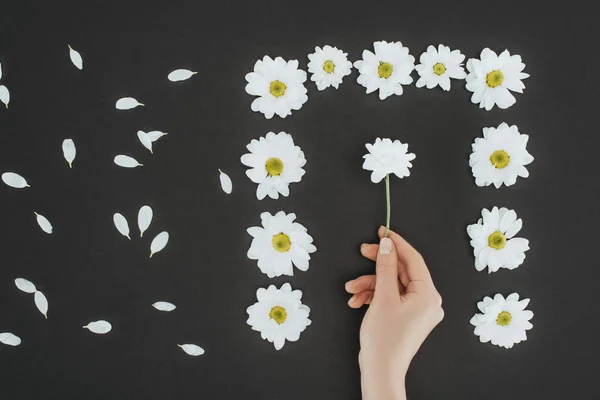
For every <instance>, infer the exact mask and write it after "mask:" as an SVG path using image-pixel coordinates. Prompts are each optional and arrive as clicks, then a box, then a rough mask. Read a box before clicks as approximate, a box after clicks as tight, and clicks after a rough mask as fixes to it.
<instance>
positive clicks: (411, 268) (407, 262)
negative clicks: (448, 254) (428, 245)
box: [378, 226, 433, 286]
mask: <svg viewBox="0 0 600 400" xmlns="http://www.w3.org/2000/svg"><path fill="white" fill-rule="evenodd" d="M385 231H386V229H385V227H384V226H382V227H380V228H379V232H378V233H379V237H380V238H381V237H383V236H384V235H385ZM388 237H389V238H390V239H392V242H394V246H396V251H397V253H398V258H399V259H400V262H401V263H402V264H404V266H405V268H406V274H407V275H408V279H409V280H410V281H411V282H423V283H425V284H427V285H431V286H433V280H432V279H431V274H430V273H429V269H427V265H425V260H423V256H421V254H420V253H419V252H418V251H417V250H416V249H415V248H414V247H412V246H411V245H410V243H408V242H407V241H406V240H404V238H403V237H402V236H400V235H398V234H397V233H396V232H393V231H391V230H390V231H389V233H388Z"/></svg>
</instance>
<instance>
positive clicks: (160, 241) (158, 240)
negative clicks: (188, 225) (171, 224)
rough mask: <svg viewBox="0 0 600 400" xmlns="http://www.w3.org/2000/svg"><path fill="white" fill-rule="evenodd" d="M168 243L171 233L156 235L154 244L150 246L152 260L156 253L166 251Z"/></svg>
mask: <svg viewBox="0 0 600 400" xmlns="http://www.w3.org/2000/svg"><path fill="white" fill-rule="evenodd" d="M168 242H169V233H168V232H166V231H165V232H161V233H159V234H158V235H156V237H155V238H154V239H153V240H152V243H151V244H150V258H152V256H153V255H154V254H155V253H158V252H159V251H161V250H162V249H164V248H165V246H166V245H167V243H168Z"/></svg>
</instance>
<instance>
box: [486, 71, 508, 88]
mask: <svg viewBox="0 0 600 400" xmlns="http://www.w3.org/2000/svg"><path fill="white" fill-rule="evenodd" d="M503 81H504V74H503V73H502V71H500V70H497V69H495V70H493V71H492V72H490V73H489V74H487V75H486V77H485V83H487V85H488V86H489V87H491V88H495V87H496V86H500V85H502V82H503Z"/></svg>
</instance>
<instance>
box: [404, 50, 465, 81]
mask: <svg viewBox="0 0 600 400" xmlns="http://www.w3.org/2000/svg"><path fill="white" fill-rule="evenodd" d="M464 60H465V55H464V54H461V52H460V51H459V50H452V51H450V47H448V46H444V45H443V44H440V45H439V46H438V49H437V50H436V49H435V47H433V46H429V47H427V51H426V52H425V53H423V54H421V57H420V59H419V61H420V62H421V64H419V65H417V66H416V67H415V70H417V72H418V73H419V76H420V78H419V80H418V81H417V87H418V88H420V87H423V86H427V89H433V88H434V87H436V86H438V85H439V86H440V87H441V88H442V89H444V90H445V91H448V90H450V78H452V79H465V77H466V76H467V74H466V72H465V69H464V68H463V67H462V63H463V61H464Z"/></svg>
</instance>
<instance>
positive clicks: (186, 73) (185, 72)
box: [167, 69, 197, 82]
mask: <svg viewBox="0 0 600 400" xmlns="http://www.w3.org/2000/svg"><path fill="white" fill-rule="evenodd" d="M196 74H197V72H192V71H190V70H189V69H176V70H175V71H173V72H171V73H170V74H169V76H167V78H168V79H169V80H170V81H171V82H179V81H185V80H186V79H190V78H191V77H192V76H194V75H196Z"/></svg>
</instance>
